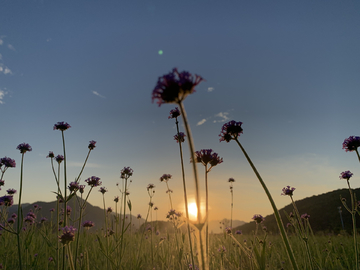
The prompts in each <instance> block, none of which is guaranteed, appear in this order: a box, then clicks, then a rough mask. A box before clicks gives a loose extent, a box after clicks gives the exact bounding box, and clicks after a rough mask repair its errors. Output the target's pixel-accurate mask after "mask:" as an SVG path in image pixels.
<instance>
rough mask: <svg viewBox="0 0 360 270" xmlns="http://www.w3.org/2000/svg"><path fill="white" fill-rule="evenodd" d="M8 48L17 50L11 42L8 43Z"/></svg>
mask: <svg viewBox="0 0 360 270" xmlns="http://www.w3.org/2000/svg"><path fill="white" fill-rule="evenodd" d="M8 48H9V49H10V50H13V51H16V50H15V48H14V46H13V45H11V44H8Z"/></svg>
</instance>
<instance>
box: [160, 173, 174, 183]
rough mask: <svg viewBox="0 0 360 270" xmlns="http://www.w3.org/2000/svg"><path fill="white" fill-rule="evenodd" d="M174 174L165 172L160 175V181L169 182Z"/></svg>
mask: <svg viewBox="0 0 360 270" xmlns="http://www.w3.org/2000/svg"><path fill="white" fill-rule="evenodd" d="M171 177H172V175H171V174H163V175H162V176H161V177H160V182H167V181H169V180H170V179H171Z"/></svg>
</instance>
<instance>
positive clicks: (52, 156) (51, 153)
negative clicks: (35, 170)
mask: <svg viewBox="0 0 360 270" xmlns="http://www.w3.org/2000/svg"><path fill="white" fill-rule="evenodd" d="M46 157H47V158H48V157H49V158H54V157H55V155H54V152H53V151H49V154H48V155H47V156H46Z"/></svg>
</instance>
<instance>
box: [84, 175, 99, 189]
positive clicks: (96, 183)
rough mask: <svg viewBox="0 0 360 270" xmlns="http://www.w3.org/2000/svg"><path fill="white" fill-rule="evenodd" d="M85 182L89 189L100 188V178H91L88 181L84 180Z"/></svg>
mask: <svg viewBox="0 0 360 270" xmlns="http://www.w3.org/2000/svg"><path fill="white" fill-rule="evenodd" d="M85 182H86V183H88V185H89V186H91V187H98V186H101V181H100V178H99V177H97V176H91V177H89V178H88V179H86V180H85Z"/></svg>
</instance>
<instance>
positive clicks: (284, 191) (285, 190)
mask: <svg viewBox="0 0 360 270" xmlns="http://www.w3.org/2000/svg"><path fill="white" fill-rule="evenodd" d="M294 190H295V188H294V187H292V188H291V187H290V186H286V187H284V188H283V189H282V193H281V195H288V196H292V195H293V192H294Z"/></svg>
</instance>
